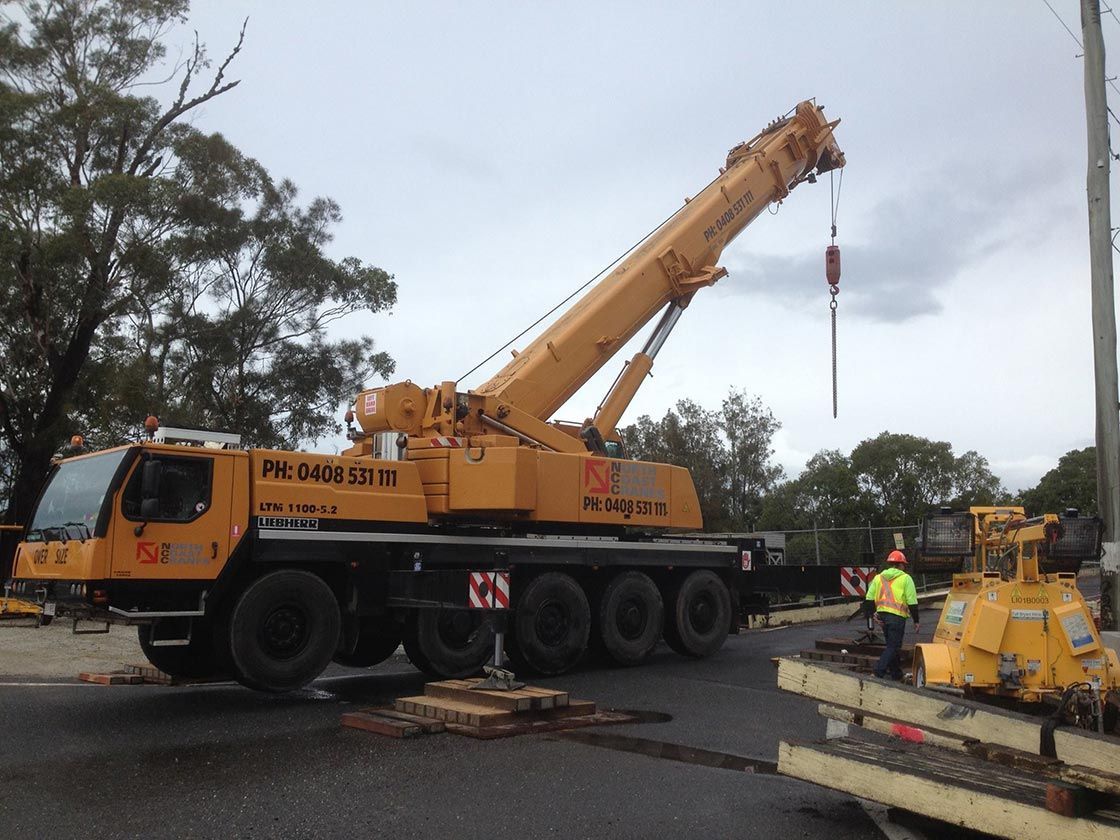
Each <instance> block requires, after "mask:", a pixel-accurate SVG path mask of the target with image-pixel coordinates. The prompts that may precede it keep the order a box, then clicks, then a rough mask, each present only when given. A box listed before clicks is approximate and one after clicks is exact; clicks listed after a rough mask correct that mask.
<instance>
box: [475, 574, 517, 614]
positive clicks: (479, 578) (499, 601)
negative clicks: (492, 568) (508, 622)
mask: <svg viewBox="0 0 1120 840" xmlns="http://www.w3.org/2000/svg"><path fill="white" fill-rule="evenodd" d="M467 603H468V605H469V606H470V608H471V609H472V610H508V609H509V572H471V573H470V586H469V588H468V592H467Z"/></svg>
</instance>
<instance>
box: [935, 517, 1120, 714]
mask: <svg viewBox="0 0 1120 840" xmlns="http://www.w3.org/2000/svg"><path fill="white" fill-rule="evenodd" d="M1100 553H1101V522H1100V520H1099V519H1097V518H1096V517H1088V516H1079V515H1078V513H1077V511H1067V512H1066V513H1065V514H1062V515H1061V516H1059V515H1056V514H1052V513H1047V514H1043V515H1041V516H1036V517H1031V518H1028V517H1027V516H1026V513H1025V511H1024V509H1023V508H1021V507H973V508H970V509H969V510H968V511H967V512H951V511H942V512H941V513H937V514H931V515H929V516H927V517H925V519H924V520H923V523H922V548H921V555H922V556H921V560H920V564H921V566H920V568H921V569H922V570H925V571H930V570H934V569H937V570H942V571H948V570H950V569H955V570H957V571H959V572H960V573H958V574H954V575H953V584H952V588H951V589H950V592H949V596H948V597H947V598H946V599H945V606H944V607H943V608H942V611H941V617H940V619H939V621H938V623H937V629H936V630H935V631H934V636H933V641H932V642H930V643H926V644H919V645H917V646H916V647H915V653H914V683H915V685H919V686H921V685H928V686H944V687H950V688H954V689H958V690H963V691H965V692H967V693H969V694H972V695H981V696H984V695H987V696H994V697H1004V698H1011V699H1014V700H1019V701H1022V702H1026V703H1039V702H1042V701H1053V702H1061V704H1062V707H1063V709H1064V710H1065V711H1068V712H1070V713H1072V715H1073V716H1074V717H1075V718H1078V719H1079V720H1080V721H1081V722H1083V723H1084V722H1087V721H1089V720H1092V721H1095V722H1097V723H1099V724H1102V725H1105V726H1107V728H1112V727H1113V726H1114V725H1115V722H1116V714H1117V708H1118V704H1120V663H1118V662H1117V657H1116V652H1115V651H1113V650H1110V649H1108V648H1106V647H1104V646H1103V645H1102V644H1101V638H1100V634H1099V633H1098V632H1097V628H1096V625H1095V623H1094V621H1093V617H1092V615H1091V614H1090V613H1089V610H1088V608H1087V606H1086V604H1085V600H1084V598H1083V597H1082V596H1081V592H1080V590H1079V589H1078V587H1077V572H1078V570H1079V569H1080V568H1081V564H1082V563H1083V562H1084V561H1086V560H1096V559H1098V558H1099V557H1100Z"/></svg>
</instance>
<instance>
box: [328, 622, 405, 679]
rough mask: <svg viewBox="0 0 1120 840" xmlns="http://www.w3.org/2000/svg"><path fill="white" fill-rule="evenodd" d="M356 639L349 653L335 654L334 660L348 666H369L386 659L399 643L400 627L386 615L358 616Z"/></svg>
mask: <svg viewBox="0 0 1120 840" xmlns="http://www.w3.org/2000/svg"><path fill="white" fill-rule="evenodd" d="M358 621H359V625H358V641H357V644H355V645H354V650H353V651H351V652H350V653H337V654H335V657H334V661H335V662H337V663H338V664H339V665H346V666H348V667H350V668H371V667H373V666H374V665H379V664H381V663H382V662H384V661H385V660H386V659H388V658H389V657H390V656H392V655H393V653H394V652H395V651H396V649H397V648H398V647H399V646H400V643H401V628H400V625H399V624H397V622H395V621H393V620H392V619H390V618H386V617H374V616H366V617H364V618H360V619H359V620H358Z"/></svg>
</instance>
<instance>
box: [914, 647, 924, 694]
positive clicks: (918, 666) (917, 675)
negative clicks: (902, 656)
mask: <svg viewBox="0 0 1120 840" xmlns="http://www.w3.org/2000/svg"><path fill="white" fill-rule="evenodd" d="M914 685H915V687H917V688H925V686H926V658H925V656H924V655H923V654H922V651H921V650H920V649H917V648H916V649H915V650H914Z"/></svg>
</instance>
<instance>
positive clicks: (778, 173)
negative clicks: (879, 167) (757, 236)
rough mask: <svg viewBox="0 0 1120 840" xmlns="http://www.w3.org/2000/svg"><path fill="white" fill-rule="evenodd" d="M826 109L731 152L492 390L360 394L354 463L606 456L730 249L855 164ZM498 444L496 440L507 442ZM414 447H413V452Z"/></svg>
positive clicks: (801, 114) (403, 387)
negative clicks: (422, 451) (508, 453)
mask: <svg viewBox="0 0 1120 840" xmlns="http://www.w3.org/2000/svg"><path fill="white" fill-rule="evenodd" d="M839 122H840V121H839V120H835V121H833V122H829V121H828V120H827V119H826V118H825V116H824V114H823V112H822V109H821V108H819V107H818V106H816V105H814V104H813V103H812V102H802V103H801V104H800V105H798V106H797V107H796V108H795V109H794V110H793V111H792V112H791V113H790V115H789V116H786V117H783V118H781V119H779V120H776V121H775V122H773V123H771V124H770V125H769V126H767V127H766V129H765V130H764V131H762V132H760V133H759V134H758V135H757V136H756V137H754V138H753V139H752V140H749V141H747V142H745V143H740V144H739V145H738V146H736V147H735V148H734V149H732V150H731V151H730V153H729V154H728V156H727V162H726V164H725V166H724V167H723V168H721V169H720V173H719V176H718V177H717V178H716V179H715V180H714V181H712V183H710V184H709V185H708V186H707V187H705V188H704V189H703V190H701V191H700V193H699V194H697V195H696V196H695V197H694V198H691V199H686V200H685V204H684V206H683V207H682V208H681V209H680V210H678V211H677V212H676V213H675V214H673V216H672V217H671V218H670V219H669V220H668V221H667V222H665V223H664V224H663V225H661V226H660V227H659V228H658V229H657V230H655V231H654V232H653V233H652V234H650V235H649V236H648V237H646V239H645V240H643V241H642V243H641V244H640V245H638V247H637V248H635V249H634V250H633V251H632V252H631V253H630V254H628V255H627V256H626V258H625V259H624V260H623V262H622V263H621V264H620V265H619V266H618V268H616V269H615V270H614V271H612V272H611V273H610V274H608V275H607V276H606V277H604V278H603V279H602V280H600V281H599V282H598V284H597V285H595V286H594V287H593V288H592V289H591V291H589V292H588V293H587V294H586V295H584V296H583V297H582V298H581V299H580V300H579V301H578V302H577V303H576V304H575V305H574V306H572V308H571V309H569V310H568V311H567V312H566V313H565V314H564V315H563V316H561V317H560V318H559V320H557V321H556V322H555V323H554V324H552V326H550V327H549V328H548V329H546V330H545V331H544V332H543V333H542V334H541V335H540V336H539V337H538V338H537V339H536V340H535V341H533V342H532V343H531V344H530V345H529V346H528V347H526V348H525V349H524V350H523V351H522V352H521V353H517V352H516V351H514V359H513V361H511V362H510V363H509V364H508V365H506V366H505V367H504V368H502V369H501V370H500V371H498V373H497V374H495V375H494V376H493V377H492V378H491V379H490V380H489V381H487V382H486V383H484V384H483V385H482V386H481V387H479V388H477V389H475V390H473V391H469V392H467V393H462V392H460V391H459V390H458V389H457V387H456V383H455V382H453V381H447V382H442V383H440V384H439V385H438V386H435V387H433V388H426V389H425V388H421V387H419V386H417V385H415V384H413V383H412V382H408V381H405V382H398V383H396V384H393V385H387V386H385V387H382V388H374V389H371V390H368V391H363V392H362V393H360V394H359V395H358V398H357V400H356V405H355V416H356V418H357V420H358V422H359V424H360V425H361V427H362V433H360V434H352V439H354V440H355V441H356V444H357V445H356V447H355V448H354V449H353V450H351V453H352V454H360V453H361V454H368V452H367V450H368V451H369V452H372V451H373V450H372V444H371V442H370V441H371V436H372V435H374V434H376V433H379V432H389V431H392V432H399V433H403V434H404V435H406V436H407V438H408V439H410V440H411V441H412V442H410V443H409V444H408V445H409V447H413V445H414V443H415V444H416V445H417V446H418V445H419V440H418V439H420V438H432V437H433V436H445V435H452V436H465V437H467V438H470V439H471V440H472V441H477V443H476V444H474V445H478V446H487V445H495V444H500V445H508V442H509V441H515V442H517V443H519V444H522V445H525V444H528V445H531V446H536V447H539V448H542V449H544V450H551V451H555V452H570V453H581V452H582V453H586V452H588V451H589V450H590V451H592V452H602V451H603V449H604V444H603V438H604V437H608V436H609V435H610V433H611V432H612V431H613V429H614V426H615V424H616V423H617V422H618V420H619V419H620V418H621V416H622V414H623V412H624V411H625V410H626V407H627V406H628V405H629V403H630V400H631V399H632V398H633V396H634V394H635V393H636V392H637V390H638V388H639V386H640V385H641V383H642V381H643V380H644V378H645V376H646V374H648V373H649V370H650V368H651V366H652V364H653V358H654V356H656V354H657V351H658V350H659V349H660V348H661V346H662V344H664V342H665V340H666V338H668V335H669V332H670V331H671V330H672V328H673V326H674V325H675V324H676V322H677V320H678V318H679V317H680V314H681V311H682V310H683V309H684V308H685V307H686V306H687V305H688V303H689V301H690V300H691V299H692V296H693V295H694V294H695V293H696V292H697V290H699V289H701V288H703V287H705V286H710V285H712V284H713V283H714V282H716V280H718V279H719V278H720V277H722V276H724V275H725V274H726V273H727V272H726V271H725V270H724V269H722V268H720V267H718V266H717V265H716V262H717V261H718V259H719V256H720V254H721V253H722V252H723V249H724V247H725V246H726V245H727V243H728V242H730V241H731V240H732V239H734V238H735V237H736V236H737V235H738V234H739V232H740V231H742V230H743V228H745V227H746V226H747V225H749V224H750V223H751V222H752V221H754V219H755V218H756V217H757V216H758V215H759V214H760V213H761V212H762V211H763V210H764V209H765V208H766V207H768V206H769V205H770V204H772V203H774V202H780V201H782V200H783V199H784V198H785V197H786V196H787V195H789V193H790V190H792V189H793V188H794V187H796V186H797V185H798V184H800V183H802V182H803V181H813V180H815V179H816V175H818V174H820V173H822V172H828V171H829V170H832V169H837V168H839V167H841V166H843V165H844V154H843V152H841V151H840V148H839V147H838V146H837V145H836V141H835V139H834V138H833V133H832V132H833V129H834V128H835V127H836V125H837V124H838V123H839ZM659 312H661V313H663V314H662V316H661V318H660V320H659V321H658V323H657V326H656V328H655V329H654V332H653V334H652V335H651V336H650V338H649V341H648V342H647V343H646V345H645V346H644V347H643V349H642V351H641V352H639V353H638V354H637V355H636V356H635V357H634V358H633V359H632V360H630V362H628V363H627V366H626V368H625V369H624V370H623V372H622V374H621V375H620V376H619V378H618V380H617V381H616V383H615V385H614V387H613V388H612V389H611V392H610V394H608V396H607V398H606V400H604V402H603V404H602V405H601V406H600V407H599V410H598V412H597V413H596V417H595V418H594V419H593V421H592V422H591V423H585V424H584V427H583V428H581V427H579V426H572V425H571V424H559V423H552V422H549V418H551V417H552V414H553V413H554V412H555V411H556V410H557V409H558V408H560V406H561V405H563V404H564V403H565V402H566V401H567V400H568V398H569V397H571V396H572V395H573V394H574V393H576V391H578V390H579V389H580V388H581V387H582V386H583V385H584V384H586V382H587V381H588V380H589V379H590V378H591V377H592V376H594V375H595V373H596V372H598V371H599V370H600V369H601V368H602V367H603V365H605V364H606V363H607V362H608V361H610V359H611V358H612V357H613V356H614V355H615V353H617V352H618V350H619V349H620V348H621V347H622V346H623V345H625V344H626V342H627V341H629V340H630V338H632V337H633V336H634V335H635V334H636V333H637V332H638V330H640V329H641V328H642V327H643V326H644V325H645V324H647V323H648V322H649V321H650V320H652V319H653V318H654V317H656V316H657V315H658V313H659ZM495 436H496V437H495ZM403 441H404V439H402V442H403Z"/></svg>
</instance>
